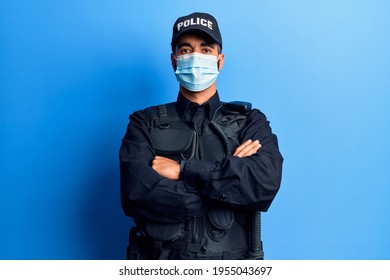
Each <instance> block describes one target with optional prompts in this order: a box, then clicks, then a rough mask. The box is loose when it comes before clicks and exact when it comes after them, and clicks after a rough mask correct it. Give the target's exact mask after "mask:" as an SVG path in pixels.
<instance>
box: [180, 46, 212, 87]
mask: <svg viewBox="0 0 390 280" xmlns="http://www.w3.org/2000/svg"><path fill="white" fill-rule="evenodd" d="M176 61H177V66H176V71H175V75H176V79H177V80H178V81H179V83H180V85H181V86H183V87H184V88H186V89H188V90H190V91H202V90H205V89H206V88H208V87H209V86H211V85H212V84H213V83H214V82H215V80H216V79H217V77H218V74H219V71H218V64H217V61H218V60H217V58H216V57H215V56H214V55H205V54H200V53H196V52H193V53H190V54H185V55H181V56H178V57H177V58H176Z"/></svg>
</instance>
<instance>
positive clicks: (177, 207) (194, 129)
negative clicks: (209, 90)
mask: <svg viewBox="0 0 390 280" xmlns="http://www.w3.org/2000/svg"><path fill="white" fill-rule="evenodd" d="M208 21H209V19H207V20H201V19H200V20H199V19H198V20H194V21H188V22H184V21H182V22H184V23H183V24H181V25H180V28H184V27H185V26H190V25H191V23H193V24H196V23H198V24H201V25H203V26H205V28H208V26H210V23H209V22H208ZM176 26H177V25H176ZM214 26H215V23H214ZM174 28H175V27H174ZM248 139H252V140H253V141H254V140H259V141H260V143H261V148H260V149H259V150H258V151H257V153H255V154H254V155H252V156H249V157H243V158H239V157H236V156H232V153H231V152H232V151H234V150H235V148H236V147H238V146H239V145H240V144H241V143H243V142H244V141H246V140H248ZM156 155H161V156H165V157H169V158H172V159H174V160H177V161H180V163H181V173H180V179H179V180H170V179H167V178H164V177H162V176H161V175H159V174H158V173H157V172H156V171H155V170H153V169H152V167H151V162H152V161H153V159H154V157H155V156H156ZM282 162H283V158H282V156H281V154H280V152H279V148H278V141H277V137H276V135H275V134H273V133H272V131H271V128H270V126H269V122H268V121H267V119H266V116H265V115H264V114H263V113H261V112H260V111H259V110H258V109H250V110H249V109H248V108H247V109H246V110H240V109H238V110H236V109H235V108H233V109H232V108H231V107H229V106H227V105H226V106H225V103H223V102H221V101H220V98H219V94H218V92H216V93H215V94H214V95H213V97H212V98H211V99H210V100H209V101H208V102H207V103H205V104H202V105H199V104H196V103H193V102H191V101H189V100H187V99H186V98H185V97H184V96H183V95H182V94H181V93H180V92H179V94H178V97H177V101H176V102H174V103H169V104H164V105H160V106H153V107H150V108H147V109H144V110H140V111H137V112H135V113H133V114H132V115H131V116H130V122H129V125H128V127H127V131H126V134H125V136H124V138H123V141H122V145H121V149H120V173H121V202H122V207H123V209H124V212H125V214H126V215H127V216H130V217H132V218H133V219H134V222H135V224H136V227H135V228H133V230H132V231H131V234H130V244H129V251H128V258H132V259H134V258H135V259H246V258H249V256H250V250H251V246H252V245H253V244H252V243H253V224H252V222H251V221H252V220H251V218H252V217H253V213H256V212H258V211H267V210H268V208H269V207H270V205H271V203H272V201H273V199H274V197H275V195H276V194H277V192H278V190H279V187H280V183H281V172H282ZM135 251H136V252H135ZM137 251H138V252H137Z"/></svg>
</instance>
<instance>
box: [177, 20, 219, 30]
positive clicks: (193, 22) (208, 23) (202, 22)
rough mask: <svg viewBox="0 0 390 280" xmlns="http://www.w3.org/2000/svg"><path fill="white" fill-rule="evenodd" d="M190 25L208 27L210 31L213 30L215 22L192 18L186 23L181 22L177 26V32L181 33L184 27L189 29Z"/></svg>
mask: <svg viewBox="0 0 390 280" xmlns="http://www.w3.org/2000/svg"><path fill="white" fill-rule="evenodd" d="M190 25H203V26H207V27H208V28H209V29H210V30H213V22H212V21H210V20H207V19H204V18H196V19H195V18H191V19H187V20H185V21H181V22H179V23H178V24H177V31H180V28H182V27H188V26H190Z"/></svg>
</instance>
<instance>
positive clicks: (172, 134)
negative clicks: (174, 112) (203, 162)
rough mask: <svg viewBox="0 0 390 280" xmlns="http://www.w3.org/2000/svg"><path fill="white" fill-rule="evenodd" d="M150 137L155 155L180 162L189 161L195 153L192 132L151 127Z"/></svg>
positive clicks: (193, 134)
mask: <svg viewBox="0 0 390 280" xmlns="http://www.w3.org/2000/svg"><path fill="white" fill-rule="evenodd" d="M150 136H151V140H152V143H153V146H154V150H155V152H156V154H157V155H161V156H166V157H168V158H170V159H173V160H178V161H180V160H189V159H190V158H192V156H193V154H194V152H195V148H194V145H195V131H193V130H189V129H174V128H167V129H160V128H158V127H153V128H152V129H151V131H150Z"/></svg>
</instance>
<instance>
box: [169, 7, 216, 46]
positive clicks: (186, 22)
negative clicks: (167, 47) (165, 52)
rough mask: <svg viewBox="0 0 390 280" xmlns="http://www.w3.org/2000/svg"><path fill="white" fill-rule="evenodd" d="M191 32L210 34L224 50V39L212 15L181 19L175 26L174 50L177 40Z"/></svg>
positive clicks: (173, 33) (173, 34)
mask: <svg viewBox="0 0 390 280" xmlns="http://www.w3.org/2000/svg"><path fill="white" fill-rule="evenodd" d="M190 30H199V31H203V32H205V33H206V34H208V35H209V36H210V37H211V38H212V39H213V40H214V41H215V42H217V43H218V44H219V45H220V46H221V49H222V37H221V33H220V32H219V28H218V22H217V20H216V19H215V18H214V17H213V16H212V15H210V14H206V13H192V14H190V15H188V16H183V17H179V18H178V19H177V20H176V22H175V24H174V25H173V32H172V42H171V46H172V49H173V47H174V45H175V42H176V40H177V39H178V38H179V37H180V36H181V35H183V34H184V33H185V32H187V31H190Z"/></svg>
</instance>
